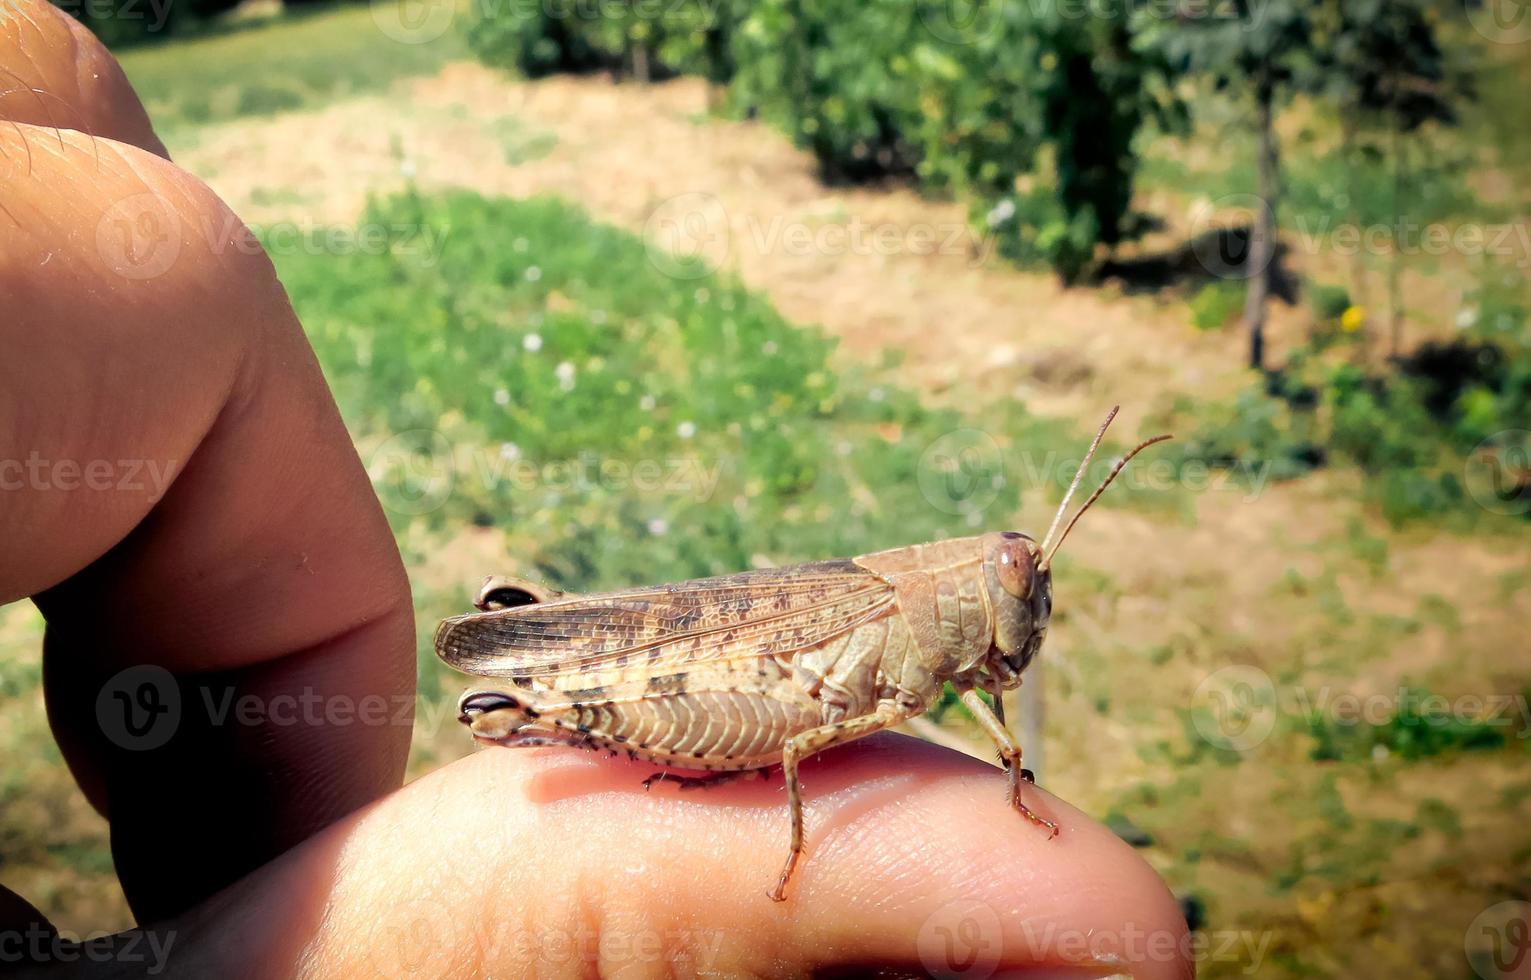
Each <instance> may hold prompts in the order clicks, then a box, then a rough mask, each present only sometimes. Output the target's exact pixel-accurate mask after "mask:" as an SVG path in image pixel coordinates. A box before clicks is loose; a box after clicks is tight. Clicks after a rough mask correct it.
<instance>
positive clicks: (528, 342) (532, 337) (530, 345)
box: [521, 333, 542, 354]
mask: <svg viewBox="0 0 1531 980" xmlns="http://www.w3.org/2000/svg"><path fill="white" fill-rule="evenodd" d="M521 346H522V347H525V348H526V349H527V350H529V351H531V352H532V353H534V354H535V353H536V352H537V351H540V350H542V334H540V333H529V334H527V335H526V336H525V337H522V338H521Z"/></svg>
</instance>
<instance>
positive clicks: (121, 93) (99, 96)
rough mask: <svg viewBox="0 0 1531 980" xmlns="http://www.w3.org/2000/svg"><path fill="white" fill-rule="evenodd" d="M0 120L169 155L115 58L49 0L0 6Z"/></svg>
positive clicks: (25, 0) (17, 1)
mask: <svg viewBox="0 0 1531 980" xmlns="http://www.w3.org/2000/svg"><path fill="white" fill-rule="evenodd" d="M0 119H9V120H12V121H14V122H21V123H31V124H33V125H36V126H45V127H50V128H59V129H75V130H80V131H82V132H86V133H91V134H94V135H95V136H99V137H101V138H102V139H113V140H119V141H121V142H123V143H131V144H132V145H134V146H138V147H142V148H143V149H145V150H148V151H149V152H150V153H154V154H157V155H159V156H162V157H168V154H167V153H166V152H165V146H164V144H163V143H161V142H160V141H159V137H157V136H155V135H154V130H153V128H152V127H151V126H150V125H149V115H148V113H146V112H145V111H144V107H143V103H142V102H140V101H139V100H138V95H137V94H136V93H135V92H134V91H133V86H132V85H130V84H129V83H128V79H127V76H126V75H124V74H123V73H122V67H121V66H120V65H118V64H117V59H116V58H114V57H112V55H111V53H110V52H109V51H107V50H106V48H105V47H104V46H103V45H102V44H101V42H100V41H98V40H96V36H95V35H94V34H92V33H90V31H89V30H87V29H86V28H85V27H84V25H82V24H81V23H80V22H79V21H77V20H75V19H74V18H73V17H70V16H69V15H68V14H66V13H64V12H63V11H62V10H59V9H58V8H56V7H54V6H53V5H52V4H51V3H48V2H47V0H7V3H6V4H5V5H4V6H3V7H0Z"/></svg>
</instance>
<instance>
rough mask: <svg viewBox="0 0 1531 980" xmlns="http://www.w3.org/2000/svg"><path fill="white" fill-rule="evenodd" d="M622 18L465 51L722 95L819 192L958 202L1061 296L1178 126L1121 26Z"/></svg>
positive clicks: (486, 23) (495, 30)
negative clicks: (777, 133)
mask: <svg viewBox="0 0 1531 980" xmlns="http://www.w3.org/2000/svg"><path fill="white" fill-rule="evenodd" d="M620 9H622V10H625V11H628V15H627V16H622V17H611V16H602V17H600V18H590V19H580V18H578V17H576V16H572V15H569V14H567V13H566V12H555V13H554V14H553V15H549V14H547V13H541V12H536V13H516V14H511V15H509V16H506V15H501V14H495V15H488V16H486V17H485V18H483V19H481V20H480V21H479V22H477V23H476V24H475V25H474V26H473V28H472V31H471V38H472V44H473V47H474V48H475V49H476V50H477V51H479V53H480V56H481V57H483V58H484V59H485V60H487V61H490V62H491V63H495V64H500V65H508V66H512V67H515V68H517V69H519V70H521V71H523V72H526V73H527V74H530V75H537V74H545V73H547V72H549V71H565V70H583V69H587V68H591V67H611V66H613V65H623V64H627V65H630V64H631V63H632V61H633V59H634V53H635V52H636V51H638V50H640V49H641V50H643V51H647V52H651V53H653V57H655V58H657V63H659V64H662V66H663V68H664V69H665V70H667V71H670V70H673V71H682V72H699V73H705V74H707V76H708V77H709V78H712V79H713V80H714V81H727V82H728V83H729V97H730V100H731V102H732V103H733V105H734V106H735V108H736V109H738V110H740V111H746V112H753V113H758V114H760V115H761V116H763V117H764V118H766V119H768V120H770V121H771V122H772V123H774V124H775V125H777V126H779V127H781V128H782V129H783V130H784V131H786V132H787V133H788V134H790V135H791V137H792V138H793V140H794V141H795V142H796V143H797V144H798V145H799V146H802V147H804V148H806V149H808V150H809V151H811V152H812V153H813V154H814V157H815V159H816V160H817V161H818V163H819V168H820V170H821V172H822V174H823V176H824V177H825V178H826V179H828V180H831V181H858V182H859V181H869V180H876V179H881V178H885V177H889V176H898V177H906V176H912V177H915V178H917V179H918V180H919V182H920V183H921V184H922V185H923V186H925V187H926V188H929V189H935V190H940V191H943V192H949V193H955V194H958V195H960V196H962V197H964V198H965V199H967V200H969V201H971V202H972V210H973V214H974V217H975V220H979V219H982V223H983V224H985V225H987V229H986V230H987V231H988V232H989V233H991V234H993V235H994V236H996V238H997V239H998V244H999V247H1000V251H1001V254H1004V255H1007V256H1009V257H1012V258H1015V259H1018V260H1021V261H1032V260H1041V261H1045V262H1047V263H1049V264H1050V265H1052V266H1053V268H1055V269H1056V270H1058V272H1059V273H1060V274H1061V275H1062V276H1063V278H1064V279H1065V280H1073V279H1076V278H1079V277H1080V276H1082V275H1084V274H1086V272H1087V271H1088V270H1089V269H1090V267H1091V264H1092V262H1093V261H1094V259H1095V258H1096V251H1097V248H1098V246H1100V245H1105V246H1111V245H1114V244H1116V243H1117V242H1118V241H1120V240H1121V239H1122V238H1123V236H1124V234H1125V233H1126V232H1127V231H1128V226H1129V225H1130V224H1131V222H1130V221H1129V220H1128V218H1129V211H1128V208H1129V203H1130V200H1131V196H1132V180H1133V175H1134V172H1135V170H1136V167H1137V159H1136V157H1135V155H1134V154H1133V152H1132V140H1133V137H1134V136H1135V134H1136V133H1137V131H1138V127H1139V126H1140V125H1141V124H1142V123H1143V122H1144V121H1145V120H1147V119H1149V118H1157V119H1158V120H1159V121H1160V122H1161V123H1162V124H1164V125H1165V126H1166V127H1167V128H1170V127H1173V125H1174V124H1175V123H1176V122H1178V120H1179V118H1180V112H1179V109H1180V107H1179V104H1178V102H1176V100H1174V99H1173V97H1171V96H1170V95H1169V86H1168V84H1167V83H1168V81H1169V77H1168V69H1167V68H1166V66H1165V64H1164V63H1163V62H1162V61H1160V60H1158V59H1157V58H1156V57H1154V56H1153V55H1150V54H1145V53H1142V52H1139V51H1138V50H1137V49H1135V47H1134V45H1133V43H1132V42H1133V35H1132V33H1131V31H1130V30H1129V28H1128V22H1127V19H1126V17H1125V14H1122V15H1120V16H1116V17H1111V16H1092V17H1089V18H1085V19H1083V20H1079V19H1070V18H1067V17H1064V16H1062V14H1061V13H1060V12H1058V11H1055V10H1051V9H1048V8H1047V5H1042V6H1040V7H1039V6H1037V5H1034V4H1028V3H1021V2H1006V3H1000V4H978V3H973V4H967V3H964V2H962V0H957V2H955V3H946V2H937V0H918V2H915V3H910V2H907V0H865V2H856V0H823V2H818V3H807V2H804V0H760V2H757V3H753V4H750V5H749V6H745V5H744V4H742V3H734V2H727V3H722V4H721V5H720V6H718V7H716V9H715V10H714V9H713V8H711V7H710V6H708V5H705V4H703V3H702V2H700V0H696V2H684V3H679V4H673V5H671V6H669V7H667V8H665V9H664V10H663V11H654V10H646V9H645V8H642V7H639V6H634V7H631V8H625V7H624V8H620ZM640 11H641V15H640ZM1031 178H1034V180H1032V183H1034V184H1035V185H1036V186H1035V187H1033V188H1027V187H1023V186H1022V185H1023V184H1025V183H1027V180H1028V179H1031ZM1043 186H1045V188H1046V189H1045V190H1044V189H1042V188H1043Z"/></svg>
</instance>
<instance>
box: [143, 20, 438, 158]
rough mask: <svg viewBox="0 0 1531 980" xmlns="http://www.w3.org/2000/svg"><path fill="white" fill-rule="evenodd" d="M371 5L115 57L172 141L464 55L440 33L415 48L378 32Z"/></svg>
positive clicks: (365, 89)
mask: <svg viewBox="0 0 1531 980" xmlns="http://www.w3.org/2000/svg"><path fill="white" fill-rule="evenodd" d="M372 11H373V5H370V4H362V5H359V6H348V7H336V8H329V9H319V10H315V11H312V12H304V13H302V14H298V15H287V16H284V17H282V18H281V19H279V20H275V21H273V22H270V23H267V24H260V25H252V26H249V27H245V28H243V29H238V28H236V29H230V30H226V31H222V32H217V33H211V34H208V35H207V36H203V37H197V38H192V39H189V40H184V41H179V42H176V43H174V44H164V45H148V46H143V47H138V48H133V49H131V50H127V51H123V52H121V53H120V55H119V60H120V61H121V62H122V67H123V70H124V71H126V72H127V75H128V78H129V79H130V80H131V81H132V83H133V87H134V88H135V89H137V90H138V94H139V96H140V97H141V98H142V99H143V100H144V104H145V105H146V106H147V108H148V110H149V115H150V117H151V118H152V119H153V120H154V124H155V126H156V128H158V129H159V130H160V131H161V134H162V135H164V134H166V133H167V132H168V133H169V134H170V138H171V139H173V138H174V137H175V136H177V135H184V131H185V130H186V129H187V128H188V127H196V126H200V125H205V124H208V123H220V122H228V121H230V120H233V119H239V118H243V117H249V116H261V115H269V114H271V113H276V112H285V111H289V110H294V109H304V108H312V107H315V106H319V105H323V104H324V103H326V102H329V101H332V100H335V99H339V98H345V97H347V96H352V95H359V94H365V93H374V92H381V91H385V90H386V89H387V88H388V87H389V86H390V85H392V84H393V83H394V82H396V81H398V80H399V79H402V78H409V77H412V76H418V75H428V74H431V73H434V72H436V71H438V70H439V69H440V68H441V66H442V65H444V64H445V63H446V62H448V61H451V60H453V59H457V58H461V57H463V56H464V48H463V46H462V43H461V35H460V33H459V32H458V31H456V30H448V31H446V32H445V33H444V34H443V35H442V36H441V37H439V38H436V39H434V40H431V41H428V42H425V43H421V44H406V43H401V42H399V41H396V40H394V39H393V38H391V37H389V36H388V35H387V34H385V33H384V32H383V31H382V30H380V29H379V28H378V25H377V22H376V21H375V20H374V19H373V14H372Z"/></svg>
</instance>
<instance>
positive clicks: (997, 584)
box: [856, 531, 1052, 697]
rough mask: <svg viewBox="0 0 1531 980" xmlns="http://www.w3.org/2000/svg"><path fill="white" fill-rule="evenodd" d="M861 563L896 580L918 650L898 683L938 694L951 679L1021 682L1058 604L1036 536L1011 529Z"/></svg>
mask: <svg viewBox="0 0 1531 980" xmlns="http://www.w3.org/2000/svg"><path fill="white" fill-rule="evenodd" d="M856 563H857V564H858V565H861V566H862V567H863V568H866V569H868V570H869V571H872V572H876V573H877V574H878V575H880V576H881V577H883V578H884V579H885V580H887V581H888V583H889V584H891V585H892V586H893V589H894V591H895V593H896V594H897V596H898V608H899V615H900V616H901V617H902V619H903V621H904V623H905V624H906V625H907V627H908V631H909V635H910V637H911V639H912V640H913V641H914V645H915V646H916V648H917V649H918V651H919V655H920V656H919V661H920V662H919V665H918V668H917V669H916V668H915V667H914V666H913V665H909V664H907V662H906V664H905V667H904V670H903V671H902V674H903V676H898V677H895V680H896V682H898V684H899V687H900V688H902V689H904V690H909V691H913V692H916V693H917V694H919V695H920V696H930V697H934V696H935V695H936V694H938V693H939V689H940V684H941V682H943V681H946V680H955V681H959V682H968V683H971V684H973V685H974V686H979V687H984V688H993V687H995V686H996V685H999V686H1003V687H1006V688H1010V687H1015V686H1016V685H1018V684H1019V683H1020V672H1021V670H1022V669H1024V668H1025V666H1026V664H1027V663H1028V662H1030V660H1031V658H1032V657H1033V656H1034V655H1035V654H1036V651H1037V648H1038V647H1039V646H1040V645H1041V642H1042V637H1043V636H1044V635H1045V633H1046V631H1047V619H1048V616H1049V615H1050V614H1051V612H1052V579H1051V576H1050V574H1049V573H1048V571H1047V570H1046V569H1045V568H1044V567H1041V566H1042V560H1041V553H1040V549H1039V547H1038V545H1037V543H1036V542H1035V541H1033V540H1032V539H1031V538H1029V537H1027V536H1025V535H1023V534H1016V533H1014V532H1009V531H1006V532H999V533H991V534H985V535H981V536H977V537H968V538H955V539H951V540H947V541H937V542H934V543H932V544H926V545H916V546H914V547H910V548H897V549H894V550H892V551H883V552H876V553H873V554H870V555H862V556H861V557H860V558H857V559H856ZM888 666H889V667H895V666H896V665H892V664H890V665H888ZM893 672H894V671H890V673H893ZM911 675H918V676H911Z"/></svg>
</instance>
